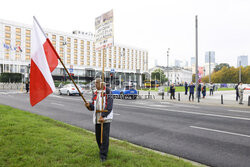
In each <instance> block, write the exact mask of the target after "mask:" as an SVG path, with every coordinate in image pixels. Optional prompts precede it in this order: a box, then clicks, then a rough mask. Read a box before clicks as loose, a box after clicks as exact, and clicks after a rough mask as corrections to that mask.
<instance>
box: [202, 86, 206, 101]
mask: <svg viewBox="0 0 250 167" xmlns="http://www.w3.org/2000/svg"><path fill="white" fill-rule="evenodd" d="M206 91H207V90H206V83H205V82H204V83H203V86H202V95H203V99H204V98H205V97H206Z"/></svg>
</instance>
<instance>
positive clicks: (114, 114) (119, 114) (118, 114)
mask: <svg viewBox="0 0 250 167" xmlns="http://www.w3.org/2000/svg"><path fill="white" fill-rule="evenodd" d="M113 114H114V115H121V114H117V113H113Z"/></svg>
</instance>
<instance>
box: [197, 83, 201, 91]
mask: <svg viewBox="0 0 250 167" xmlns="http://www.w3.org/2000/svg"><path fill="white" fill-rule="evenodd" d="M200 91H201V84H199V85H198V92H200Z"/></svg>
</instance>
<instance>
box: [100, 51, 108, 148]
mask: <svg viewBox="0 0 250 167" xmlns="http://www.w3.org/2000/svg"><path fill="white" fill-rule="evenodd" d="M104 54H105V48H103V55H102V59H103V60H102V61H103V62H102V83H103V88H104V57H105V56H104ZM101 87H102V86H101ZM103 88H102V111H103V110H104V109H103V98H104V97H103ZM106 100H107V99H106ZM102 141H103V122H101V144H102Z"/></svg>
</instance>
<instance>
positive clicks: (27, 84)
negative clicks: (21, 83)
mask: <svg viewBox="0 0 250 167" xmlns="http://www.w3.org/2000/svg"><path fill="white" fill-rule="evenodd" d="M25 88H26V93H29V90H30V84H29V81H26V83H25Z"/></svg>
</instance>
